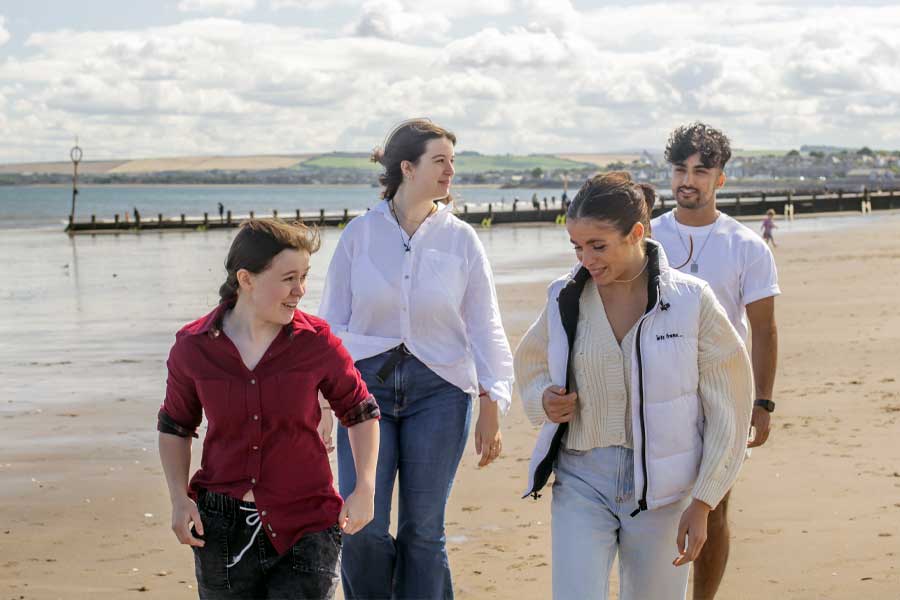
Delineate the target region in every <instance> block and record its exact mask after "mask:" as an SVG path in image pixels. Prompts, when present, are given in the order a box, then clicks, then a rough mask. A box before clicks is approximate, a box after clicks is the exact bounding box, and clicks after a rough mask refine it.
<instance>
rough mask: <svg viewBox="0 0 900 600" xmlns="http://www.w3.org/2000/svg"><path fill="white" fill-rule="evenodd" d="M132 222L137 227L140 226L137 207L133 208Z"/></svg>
mask: <svg viewBox="0 0 900 600" xmlns="http://www.w3.org/2000/svg"><path fill="white" fill-rule="evenodd" d="M133 214H134V222H135V223H136V224H138V225H140V224H141V213H139V212H138V209H137V206H135V207H134V213H133Z"/></svg>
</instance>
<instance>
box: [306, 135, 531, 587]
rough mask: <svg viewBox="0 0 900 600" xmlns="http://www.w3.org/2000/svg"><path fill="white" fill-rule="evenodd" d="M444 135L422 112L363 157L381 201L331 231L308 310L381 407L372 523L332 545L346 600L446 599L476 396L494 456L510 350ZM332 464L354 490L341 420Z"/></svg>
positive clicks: (489, 457) (481, 446)
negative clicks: (316, 297) (318, 300)
mask: <svg viewBox="0 0 900 600" xmlns="http://www.w3.org/2000/svg"><path fill="white" fill-rule="evenodd" d="M455 144H456V137H455V136H454V135H453V134H452V133H451V132H449V131H447V130H446V129H443V128H442V127H439V126H438V125H436V124H434V123H432V122H431V121H429V120H427V119H415V120H411V121H406V122H404V123H402V124H400V125H399V126H398V127H396V128H395V129H394V130H393V132H392V133H391V134H390V135H389V136H388V137H387V140H386V142H385V144H384V148H383V149H379V150H377V151H376V152H375V154H374V155H373V160H375V161H376V162H378V163H379V164H380V165H381V166H382V167H384V172H383V174H382V175H381V176H380V177H379V181H380V182H381V185H382V186H383V190H382V201H381V202H379V203H378V204H377V205H376V206H375V207H374V208H373V209H372V210H371V211H369V212H368V213H366V214H365V215H363V216H361V217H357V218H355V219H353V220H352V221H350V223H349V224H348V225H347V227H346V229H344V231H343V233H342V234H341V237H340V240H339V241H338V243H337V246H336V247H335V250H334V257H333V258H332V261H331V265H330V266H329V268H328V274H327V276H326V278H325V289H324V292H323V295H322V304H321V308H320V310H319V314H320V315H321V316H322V317H323V318H324V319H326V320H327V321H328V322H329V323H330V324H331V326H332V327H333V328H334V330H335V332H336V333H337V334H338V335H339V336H340V337H341V338H342V339H343V340H344V343H345V344H346V345H347V349H348V350H349V351H350V354H351V355H352V356H353V359H354V360H355V361H356V366H357V368H358V369H359V371H360V373H361V374H362V377H363V379H364V380H365V382H366V384H367V385H368V386H369V389H370V390H371V391H372V393H373V394H374V395H375V398H376V399H377V400H378V404H379V407H380V408H381V416H382V418H381V421H380V426H381V450H380V454H379V457H378V474H377V479H376V484H375V486H376V487H375V518H374V520H373V521H372V523H370V524H369V525H368V526H367V527H366V528H365V529H363V530H362V531H361V532H360V533H359V534H357V535H355V536H352V538H348V539H347V540H346V543H345V545H344V557H343V564H342V567H341V572H342V575H343V586H344V596H345V597H346V598H347V599H348V600H350V599H354V598H428V599H430V600H436V599H441V598H444V599H448V598H452V597H453V587H452V581H451V574H450V564H449V559H448V556H447V549H446V535H445V531H444V516H445V511H446V506H447V501H448V498H449V495H450V489H451V486H452V484H453V479H454V477H455V475H456V470H457V467H458V466H459V461H460V459H461V458H462V454H463V449H464V448H465V446H466V439H467V438H468V432H469V429H470V426H471V418H472V405H473V403H474V401H475V399H476V398H477V399H478V408H479V413H478V420H477V422H476V423H475V451H476V452H477V453H478V454H480V455H481V460H480V462H479V466H482V467H484V466H486V465H488V464H490V463H491V462H493V461H494V460H496V458H497V457H498V456H500V453H501V451H502V439H501V435H500V415H501V414H502V413H505V412H506V411H507V410H508V408H509V403H510V394H511V386H512V379H513V371H512V356H511V353H510V349H509V344H508V342H507V340H506V334H505V333H504V331H503V325H502V323H501V320H500V310H499V307H498V303H497V294H496V291H495V289H494V281H493V275H492V273H491V266H490V263H489V262H488V259H487V256H486V255H485V250H484V247H483V246H482V244H481V241H480V240H479V239H478V236H477V235H476V233H475V230H474V229H473V228H472V227H471V226H470V225H468V224H466V223H464V222H463V221H461V220H460V219H458V218H457V217H455V216H454V215H453V213H452V212H451V211H450V210H449V207H448V206H447V205H446V204H445V202H444V199H446V198H447V197H448V196H449V194H450V184H451V181H452V179H453V174H454V172H455V169H454V167H453V157H454V146H455ZM338 471H339V483H340V489H341V491H344V490H350V489H353V485H354V473H353V462H352V459H351V456H350V444H349V443H348V439H347V432H346V429H345V428H344V427H340V428H339V430H338ZM398 476H399V479H398ZM395 481H396V482H397V485H398V486H399V490H398V499H399V506H398V523H397V537H396V538H394V537H393V536H392V535H391V533H390V531H389V529H390V520H391V501H392V495H393V491H394V485H395Z"/></svg>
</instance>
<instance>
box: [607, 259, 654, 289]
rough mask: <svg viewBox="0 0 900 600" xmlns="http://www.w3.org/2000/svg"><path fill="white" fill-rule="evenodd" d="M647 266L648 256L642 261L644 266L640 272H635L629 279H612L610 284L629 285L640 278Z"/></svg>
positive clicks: (648, 262)
mask: <svg viewBox="0 0 900 600" xmlns="http://www.w3.org/2000/svg"><path fill="white" fill-rule="evenodd" d="M648 264H650V257H649V256H648V257H647V258H646V259H644V266H643V267H641V270H640V271H638V272H637V275H635V276H634V277H632V278H631V279H613V281H612V282H613V283H631V282H632V281H634V280H635V279H637V278H638V277H640V276H641V275H642V274H643V272H644V271H645V270H646V269H647V265H648Z"/></svg>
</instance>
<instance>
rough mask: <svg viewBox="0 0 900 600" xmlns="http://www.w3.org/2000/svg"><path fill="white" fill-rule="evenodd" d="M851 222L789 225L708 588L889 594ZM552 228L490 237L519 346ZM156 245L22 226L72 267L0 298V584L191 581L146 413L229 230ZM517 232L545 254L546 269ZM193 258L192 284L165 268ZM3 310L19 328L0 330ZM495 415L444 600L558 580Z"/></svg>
mask: <svg viewBox="0 0 900 600" xmlns="http://www.w3.org/2000/svg"><path fill="white" fill-rule="evenodd" d="M862 223H863V221H860V225H852V226H849V227H846V228H843V229H838V230H824V231H809V232H805V233H791V234H790V235H782V236H781V239H780V246H779V248H778V249H777V251H776V257H777V260H778V265H779V270H780V276H781V286H782V290H783V292H784V295H783V296H782V297H781V298H779V300H778V302H777V314H778V322H779V331H780V339H781V350H780V357H779V374H778V379H777V384H776V394H775V400H776V402H778V411H777V413H776V415H775V418H774V428H773V434H772V437H771V438H770V440H769V442H768V443H767V444H766V446H764V447H763V448H761V449H759V450H757V451H755V452H754V455H753V458H752V459H751V460H750V461H749V462H748V463H746V465H745V467H744V470H743V471H742V473H741V476H740V479H739V482H738V484H737V486H736V488H735V491H734V494H733V499H732V507H731V523H732V535H733V546H732V558H731V563H730V567H729V570H728V573H727V575H726V579H725V582H724V584H723V587H722V590H721V592H720V596H719V597H720V598H723V599H732V598H735V599H743V598H747V599H751V598H752V599H754V600H756V599H759V598H792V599H818V598H833V599H839V598H846V599H851V598H852V599H857V598H896V597H900V560H898V556H900V444H898V443H897V439H898V433H900V426H898V422H897V421H898V417H900V371H898V367H897V359H898V358H900V311H898V309H897V299H898V298H900V283H898V281H900V241H898V240H900V218H898V217H897V216H896V215H895V216H892V217H888V216H883V217H879V218H876V219H868V220H866V221H864V223H865V226H862ZM523 231H524V230H523ZM560 234H561V232H559V230H555V229H553V228H544V229H543V230H542V231H541V232H540V233H539V236H541V237H539V238H536V237H535V235H538V234H535V233H534V232H525V233H520V234H517V235H519V236H521V238H520V239H516V240H515V241H513V240H511V238H510V236H511V234H509V233H502V232H501V233H496V232H495V233H493V234H491V235H495V236H496V240H494V241H491V240H490V239H488V240H486V245H487V246H488V248H489V252H490V253H491V254H492V257H495V266H496V268H497V271H498V282H499V283H498V289H499V294H500V301H501V305H502V310H503V316H504V324H505V325H506V328H507V331H508V333H509V335H510V341H511V343H512V344H513V346H515V344H516V343H517V342H518V340H519V339H520V337H521V335H522V334H523V333H524V331H525V329H526V328H527V326H528V325H529V324H530V322H531V321H532V320H533V318H534V317H535V316H536V315H537V313H538V311H539V310H540V307H541V306H542V304H543V302H544V299H545V294H544V283H545V278H539V275H541V276H542V275H545V274H552V273H554V272H555V271H562V270H563V269H565V268H567V267H568V266H569V265H570V255H569V253H568V249H567V248H566V245H565V243H564V241H562V240H561V239H560V237H559V236H560ZM22 239H25V238H22ZM153 239H155V238H152V237H150V236H147V237H145V238H144V239H143V241H142V242H141V243H139V244H138V245H139V248H138V249H137V250H134V251H133V252H131V253H130V254H129V255H128V257H125V258H123V257H122V256H120V254H121V253H119V254H116V249H117V248H118V249H121V246H117V244H125V242H123V241H119V242H116V241H102V240H100V241H96V242H93V245H92V244H91V243H83V244H81V245H79V246H78V248H77V249H74V248H68V247H66V246H60V247H57V248H56V249H50V250H47V249H46V245H43V246H42V245H41V243H38V242H35V248H34V249H33V252H34V253H35V254H36V255H37V257H38V258H34V259H33V260H38V259H41V260H43V261H44V262H47V261H50V262H51V263H52V268H53V269H63V267H62V263H63V262H67V261H68V264H69V265H70V266H69V267H67V269H68V271H69V272H70V273H69V274H67V275H65V281H64V282H63V283H59V282H57V281H56V278H55V277H49V276H48V275H47V274H46V272H44V271H42V272H41V273H43V275H41V274H40V273H38V274H35V275H29V273H30V272H31V271H30V269H31V270H33V269H36V268H38V265H35V264H33V263H29V262H28V260H26V259H25V257H24V255H23V260H22V261H19V262H17V264H16V265H15V268H16V269H17V272H18V273H19V275H20V276H24V277H30V279H27V280H26V281H24V283H23V284H22V285H23V286H24V287H23V288H22V289H23V290H24V291H18V290H19V288H18V287H14V288H13V290H14V291H8V290H4V291H3V292H2V295H0V308H4V309H9V308H10V307H12V306H16V307H19V308H17V310H18V311H19V312H12V314H10V310H7V314H6V315H5V317H3V323H2V324H3V328H4V330H5V331H12V333H11V334H9V335H7V336H5V337H6V338H7V342H8V343H7V344H4V346H5V347H4V348H0V378H2V379H3V380H4V382H5V385H4V388H5V389H4V390H3V391H2V395H0V428H2V436H0V481H2V482H3V485H2V486H0V499H2V502H0V598H3V599H5V598H23V599H24V598H28V599H32V598H66V599H68V598H109V599H118V598H129V597H140V598H192V597H196V590H195V589H194V587H195V581H194V575H193V560H192V557H191V552H190V550H189V549H188V548H187V547H184V546H179V545H178V544H177V542H176V540H175V538H174V535H173V534H172V533H171V531H170V530H169V525H168V524H169V516H170V513H169V503H168V495H167V492H166V489H165V483H164V481H163V478H162V472H161V468H160V466H159V460H158V457H157V454H156V448H155V438H156V436H155V432H154V430H153V428H154V426H155V412H156V408H157V406H158V404H159V401H160V399H161V397H162V393H163V381H164V375H165V371H164V359H165V352H166V351H167V349H168V346H169V344H170V343H171V334H172V332H173V331H174V330H175V328H177V326H178V325H179V324H180V323H181V322H184V321H186V320H187V319H189V318H190V317H191V316H193V315H194V314H199V312H202V310H203V307H205V306H206V305H208V303H210V302H212V301H214V297H213V292H214V290H215V285H217V284H218V279H219V272H218V268H217V266H218V265H219V264H221V260H222V258H223V257H224V250H223V247H224V248H227V238H226V237H224V236H221V237H215V236H212V237H204V238H199V237H191V236H190V235H187V236H183V237H178V238H172V237H170V238H168V239H167V241H166V243H165V245H164V246H163V247H162V250H165V252H166V255H165V256H164V257H163V258H162V259H160V258H159V257H158V256H157V255H158V254H159V252H160V251H161V250H160V247H159V246H158V245H156V244H155V242H153ZM182 239H183V240H184V242H183V243H182V242H179V241H178V240H182ZM199 239H204V240H206V241H207V242H208V243H207V244H206V245H203V246H202V247H200V246H201V245H200V244H198V243H197V240H199ZM173 240H174V241H173ZM19 241H20V242H22V240H19ZM127 243H128V244H131V245H133V244H134V242H133V241H130V242H127ZM520 244H521V247H522V248H525V249H526V251H527V252H533V253H535V254H537V253H540V255H541V256H542V257H545V258H543V259H542V261H541V264H540V269H538V270H537V271H539V273H538V275H536V274H535V272H536V270H535V269H534V268H533V264H531V263H527V264H526V263H525V262H524V261H523V253H518V254H517V253H516V252H515V251H514V250H515V249H516V248H517V247H520ZM327 245H328V244H327V243H326V246H327ZM495 246H496V247H495ZM492 248H493V250H492ZM72 252H76V254H77V255H78V256H80V259H79V260H78V261H76V262H77V265H78V268H80V269H81V271H80V273H78V274H72V273H71V271H73V270H74V268H75V265H76V263H73V262H72V260H71V253H72ZM41 253H43V254H41ZM151 254H152V256H151ZM154 260H158V261H162V263H161V264H162V265H163V266H160V265H158V264H157V263H156V262H153V261H154ZM142 261H144V262H142ZM195 261H196V262H195ZM204 261H205V262H204ZM57 262H59V264H58V265H57ZM326 262H327V257H317V260H316V263H315V265H314V268H319V269H320V272H321V273H320V274H323V273H324V265H325V264H326ZM192 263H193V264H194V265H195V266H193V267H190V266H189V265H190V264H192ZM198 264H199V265H202V266H203V267H202V268H201V267H198V266H196V265H198ZM98 265H105V266H103V267H102V269H101V272H98V271H97V269H100V267H98ZM147 265H151V266H147ZM205 265H209V267H210V268H209V269H208V272H207V269H206V268H205ZM316 265H318V266H316ZM11 268H12V267H10V265H6V266H5V267H4V269H5V270H4V272H3V273H2V275H3V276H4V278H6V280H7V281H9V279H8V278H7V277H8V276H9V275H11V272H10V269H11ZM114 272H115V273H116V274H117V276H116V277H113V276H112V273H114ZM186 272H190V273H193V275H194V278H195V279H197V280H198V281H196V282H194V283H192V284H191V285H192V287H191V288H190V289H182V286H181V285H180V284H178V283H176V280H177V279H178V277H179V276H181V275H183V274H184V273H186ZM198 272H204V274H203V276H199V275H197V273H198ZM517 275H519V276H521V278H517ZM59 277H62V275H59ZM75 278H79V279H80V281H79V282H78V288H79V290H80V291H79V292H78V293H77V294H76V293H75V292H74V291H73V290H74V289H75V288H74V279H75ZM538 281H540V282H539V283H538ZM315 285H316V284H315V280H314V287H315ZM205 288H208V290H209V294H208V297H201V298H200V299H199V300H198V299H197V298H196V296H197V295H198V290H202V289H205ZM312 295H313V296H315V292H313V294H312ZM309 300H310V301H309V302H307V303H305V305H306V306H307V307H310V306H316V305H317V302H318V299H317V298H310V299H309ZM128 315H132V316H133V322H131V323H129V322H126V320H125V317H127V316H128ZM116 318H119V319H120V322H119V324H118V325H116V326H112V325H110V324H109V321H112V320H113V319H116ZM16 320H19V321H20V322H23V323H27V327H25V329H27V331H18V330H16V329H10V328H11V327H12V325H14V324H15V321H16ZM23 327H24V326H23ZM503 427H504V436H505V438H504V439H505V444H504V448H505V454H504V456H502V457H501V458H500V459H499V460H498V462H497V463H495V464H494V465H491V466H490V467H488V468H485V469H478V468H477V467H476V464H477V460H476V458H475V456H474V450H472V448H471V447H470V448H469V449H468V450H467V452H466V455H465V457H464V459H463V463H462V465H461V467H460V471H459V474H458V476H457V481H456V485H455V487H454V491H453V495H452V497H451V501H450V508H449V513H448V518H447V521H448V524H447V535H448V546H449V551H450V557H451V564H452V568H453V573H454V578H455V580H454V581H455V587H456V592H457V597H458V598H472V599H476V598H477V599H481V598H516V599H517V600H527V599H532V598H534V599H538V598H548V597H549V595H550V560H551V557H550V544H549V541H550V524H549V515H550V493H549V490H548V493H547V494H546V495H545V496H544V497H543V498H542V499H540V500H539V501H534V500H531V499H528V500H521V499H520V498H519V497H520V494H521V491H522V489H523V488H524V485H525V469H526V465H527V459H528V455H529V453H530V449H531V443H532V441H533V439H534V434H535V432H534V431H533V430H532V429H531V427H530V426H529V425H528V423H527V420H526V419H525V416H524V414H523V413H522V410H521V408H520V406H519V404H518V399H514V403H513V409H512V411H511V413H510V414H509V416H508V417H507V418H506V419H505V421H504V424H503ZM470 446H471V444H470ZM195 449H197V451H196V452H195V458H198V457H199V445H198V444H195ZM673 538H674V533H673ZM674 553H675V549H674V541H673V556H674Z"/></svg>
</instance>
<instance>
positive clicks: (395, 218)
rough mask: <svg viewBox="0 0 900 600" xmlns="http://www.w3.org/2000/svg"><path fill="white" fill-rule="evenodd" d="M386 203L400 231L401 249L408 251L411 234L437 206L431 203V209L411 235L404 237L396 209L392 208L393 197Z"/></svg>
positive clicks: (410, 247) (415, 230)
mask: <svg viewBox="0 0 900 600" xmlns="http://www.w3.org/2000/svg"><path fill="white" fill-rule="evenodd" d="M388 205H389V206H390V207H391V214H392V215H394V220H395V221H397V230H398V231H399V233H400V243H401V244H403V250H404V252H409V251H410V250H411V249H412V246H411V245H410V244H411V243H412V239H413V235H416V232H418V231H419V227H421V226H422V223H424V222H425V219H427V218H428V217H430V216H431V215H432V213H434V209H435V208H437V206H436V205H435V204H432V205H431V210H429V211H428V214H427V215H425V218H423V219H422V220H421V221H419V224H418V225H416V228H415V229H413V232H412V235H410V236H409V237H408V238H406V239H404V238H403V226H402V225H400V219H399V217H397V211H396V210H394V199H393V198H391V199H390V201H389V202H388Z"/></svg>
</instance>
